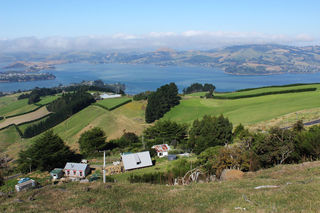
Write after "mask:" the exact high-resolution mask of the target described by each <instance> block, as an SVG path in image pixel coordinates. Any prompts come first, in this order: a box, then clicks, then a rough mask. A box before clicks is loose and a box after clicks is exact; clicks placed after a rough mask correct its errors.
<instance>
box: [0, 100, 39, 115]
mask: <svg viewBox="0 0 320 213" xmlns="http://www.w3.org/2000/svg"><path fill="white" fill-rule="evenodd" d="M35 108H37V106H36V105H34V104H30V105H29V104H28V99H21V100H17V98H16V97H13V96H5V97H1V98H0V116H9V115H15V114H20V113H24V112H28V111H31V110H33V109H35Z"/></svg>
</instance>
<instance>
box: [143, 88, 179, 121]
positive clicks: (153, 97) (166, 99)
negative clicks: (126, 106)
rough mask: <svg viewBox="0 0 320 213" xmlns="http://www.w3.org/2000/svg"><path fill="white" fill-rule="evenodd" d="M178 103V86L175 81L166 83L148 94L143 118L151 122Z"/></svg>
mask: <svg viewBox="0 0 320 213" xmlns="http://www.w3.org/2000/svg"><path fill="white" fill-rule="evenodd" d="M179 103H180V97H179V96H178V88H177V86H176V85H175V83H170V84H166V85H164V86H161V87H160V88H158V89H157V91H156V92H152V93H151V94H150V95H149V96H148V104H147V107H146V113H145V119H146V122H147V123H152V122H154V121H155V120H158V119H159V118H162V117H163V115H164V114H165V113H166V112H168V111H169V110H170V109H171V108H172V107H174V106H176V105H178V104H179Z"/></svg>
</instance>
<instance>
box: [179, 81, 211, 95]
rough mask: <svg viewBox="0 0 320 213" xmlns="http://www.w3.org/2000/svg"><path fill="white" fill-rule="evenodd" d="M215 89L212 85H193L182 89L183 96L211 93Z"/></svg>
mask: <svg viewBox="0 0 320 213" xmlns="http://www.w3.org/2000/svg"><path fill="white" fill-rule="evenodd" d="M215 89H216V87H215V86H214V85H213V84H207V83H206V84H204V85H202V84H200V83H193V84H191V85H190V86H189V87H187V88H184V89H183V94H191V93H195V92H211V91H212V92H213V91H214V90H215Z"/></svg>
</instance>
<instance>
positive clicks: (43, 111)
mask: <svg viewBox="0 0 320 213" xmlns="http://www.w3.org/2000/svg"><path fill="white" fill-rule="evenodd" d="M48 114H50V112H49V111H48V110H47V108H46V107H45V106H44V107H41V108H40V109H38V110H37V111H34V112H31V113H28V114H24V115H20V116H16V117H12V118H8V119H5V120H4V121H3V122H1V123H0V129H1V128H4V127H6V126H9V125H11V124H16V125H18V124H21V123H24V122H28V121H33V120H36V119H39V118H42V117H44V116H46V115H48Z"/></svg>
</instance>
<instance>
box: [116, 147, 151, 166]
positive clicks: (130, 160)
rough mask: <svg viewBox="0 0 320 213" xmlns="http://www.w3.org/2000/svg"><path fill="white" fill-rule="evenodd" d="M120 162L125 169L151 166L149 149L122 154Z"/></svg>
mask: <svg viewBox="0 0 320 213" xmlns="http://www.w3.org/2000/svg"><path fill="white" fill-rule="evenodd" d="M122 162H123V166H124V169H125V170H130V169H138V168H142V167H147V166H152V161H151V157H150V153H149V151H145V152H137V153H132V154H126V155H122Z"/></svg>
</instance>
